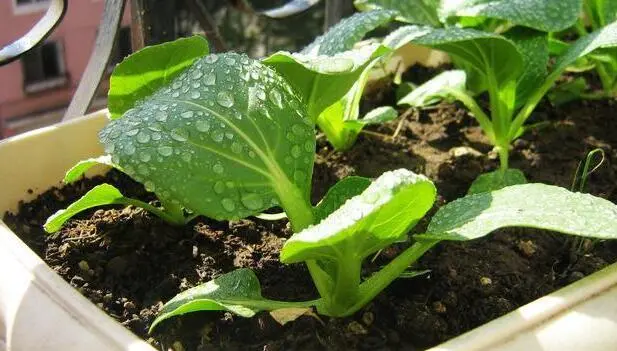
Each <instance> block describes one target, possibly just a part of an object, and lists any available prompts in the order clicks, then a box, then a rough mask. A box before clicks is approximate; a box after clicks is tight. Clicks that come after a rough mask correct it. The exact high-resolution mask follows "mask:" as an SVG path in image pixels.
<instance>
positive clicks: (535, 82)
mask: <svg viewBox="0 0 617 351" xmlns="http://www.w3.org/2000/svg"><path fill="white" fill-rule="evenodd" d="M505 35H506V37H507V38H508V39H510V40H512V41H513V42H514V43H515V44H516V46H517V47H518V49H519V52H521V53H522V54H523V67H524V69H523V71H522V74H521V75H520V76H519V77H518V81H517V85H516V106H522V105H523V104H524V103H525V101H527V98H529V96H530V95H531V94H532V93H533V91H534V90H535V89H536V88H537V87H538V86H540V84H542V82H543V81H544V79H545V78H546V75H547V66H548V56H549V55H548V36H547V35H546V33H543V32H539V31H537V30H533V29H529V28H525V27H515V28H513V29H511V30H509V31H508V32H507V33H506V34H505Z"/></svg>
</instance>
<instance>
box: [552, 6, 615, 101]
mask: <svg viewBox="0 0 617 351" xmlns="http://www.w3.org/2000/svg"><path fill="white" fill-rule="evenodd" d="M616 20H617V2H615V1H611V0H584V1H583V14H582V16H579V19H578V21H577V22H576V24H575V25H574V26H573V28H572V31H573V32H574V33H575V34H576V35H577V36H578V37H585V36H587V35H589V33H590V32H594V31H597V30H600V29H601V28H603V27H605V26H606V25H608V24H610V23H611V22H614V21H616ZM564 33H567V34H571V33H570V32H569V31H566V32H564ZM549 43H550V46H549V48H550V50H551V53H554V54H561V53H562V52H563V51H565V50H567V49H568V47H569V46H570V45H571V44H570V43H568V42H566V41H563V40H560V39H558V35H557V34H556V35H554V36H553V37H551V39H550V42H549ZM579 61H580V62H576V63H574V64H573V65H571V66H569V67H568V70H570V71H574V72H581V71H588V70H594V71H595V73H596V74H597V76H598V78H599V80H600V84H601V85H602V90H601V91H600V92H593V91H589V89H588V84H587V82H586V81H585V78H583V77H577V78H575V79H573V80H571V81H569V82H566V83H564V84H561V85H560V86H558V87H556V88H555V89H554V91H552V92H551V93H552V96H551V98H552V99H551V100H552V101H554V102H555V103H557V104H559V103H563V102H566V101H570V100H573V99H577V98H583V99H598V98H609V97H614V96H617V48H602V49H598V50H596V51H595V52H593V53H592V54H590V55H588V56H587V57H586V58H584V59H581V60H579Z"/></svg>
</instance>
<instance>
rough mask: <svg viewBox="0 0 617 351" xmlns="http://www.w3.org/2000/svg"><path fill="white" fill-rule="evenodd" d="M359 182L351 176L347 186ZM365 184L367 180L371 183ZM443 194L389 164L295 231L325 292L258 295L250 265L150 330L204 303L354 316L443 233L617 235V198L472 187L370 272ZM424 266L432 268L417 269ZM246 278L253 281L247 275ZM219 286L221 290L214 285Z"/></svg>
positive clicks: (186, 299) (294, 246)
mask: <svg viewBox="0 0 617 351" xmlns="http://www.w3.org/2000/svg"><path fill="white" fill-rule="evenodd" d="M342 182H347V181H345V180H343V181H342ZM354 182H355V181H350V182H349V183H348V185H351V184H353V183H354ZM360 185H361V187H364V184H362V183H360ZM435 193H436V191H435V187H434V186H433V183H432V182H431V181H429V180H428V179H427V178H425V177H424V176H421V175H416V174H414V173H412V172H410V171H408V170H404V169H401V170H397V171H392V172H386V173H384V174H383V175H382V176H380V177H379V178H377V179H376V180H375V181H374V182H373V183H371V185H369V186H368V187H367V188H365V189H364V191H362V192H361V193H360V194H359V195H356V196H354V197H352V198H351V199H349V200H348V201H346V202H345V203H344V204H343V205H342V206H340V207H339V208H338V209H336V210H335V211H334V212H332V213H331V214H329V215H328V216H327V217H325V218H324V219H323V220H322V221H321V222H319V223H317V224H315V225H312V226H309V227H307V228H305V229H304V230H302V231H301V232H299V233H296V234H294V235H293V236H292V237H291V238H290V239H289V240H288V241H287V242H286V243H285V245H284V246H283V249H282V251H281V261H282V262H283V263H288V264H292V263H301V262H303V263H305V264H307V265H308V267H309V269H310V272H311V275H312V277H313V281H314V283H315V285H316V287H317V290H318V292H319V295H320V296H319V298H317V299H315V300H310V301H304V302H297V301H296V302H282V301H271V300H266V299H264V298H263V297H262V296H261V294H260V293H259V285H258V282H257V280H256V279H255V278H254V275H252V273H251V272H250V271H248V270H246V269H241V270H237V271H233V272H231V273H227V274H224V275H222V276H220V277H218V278H216V279H215V280H214V281H213V282H215V283H216V282H217V279H218V280H221V279H228V278H227V277H229V279H234V278H235V279H237V283H236V284H230V285H232V286H233V287H232V288H231V289H230V288H228V287H227V286H224V285H223V284H214V283H213V282H208V283H205V284H204V285H200V286H197V287H194V288H191V289H189V290H187V291H185V292H183V293H181V294H180V295H178V296H177V297H175V298H173V299H172V300H170V301H169V302H168V303H166V304H165V305H164V306H163V309H162V311H161V313H160V315H159V316H158V317H157V319H156V320H155V321H154V323H153V324H152V326H151V329H150V330H151V331H152V330H153V329H154V328H156V326H158V325H159V324H160V323H161V322H163V321H165V320H166V319H168V318H170V317H173V316H177V315H181V314H185V313H190V312H195V311H200V310H227V311H231V312H235V313H238V312H236V310H237V309H238V306H241V307H242V309H241V310H240V311H239V313H238V314H239V315H241V316H252V315H253V314H254V313H256V312H259V311H273V310H277V309H280V308H288V307H309V306H315V307H316V308H317V311H318V312H319V313H321V314H323V315H327V316H334V317H342V316H349V315H351V314H353V313H354V312H356V311H358V310H359V309H360V308H362V307H363V306H364V305H366V304H367V303H368V302H369V301H371V300H372V299H373V298H374V297H375V296H376V295H377V294H379V293H380V292H381V291H382V290H383V289H384V288H386V287H387V286H388V285H389V284H390V283H391V282H392V281H393V280H395V279H397V278H398V277H400V275H401V274H404V273H405V272H406V271H407V270H408V267H409V266H410V265H412V264H413V263H414V262H416V261H417V260H418V259H419V258H420V257H421V256H422V255H423V254H424V253H425V252H426V251H427V250H429V249H430V248H431V247H433V246H434V245H436V244H437V243H439V242H440V241H442V240H450V241H465V240H472V239H477V238H480V237H483V236H485V235H487V234H489V233H491V232H493V231H495V230H497V229H499V228H505V227H512V226H516V227H530V228H539V229H546V230H552V231H557V232H561V233H565V234H570V235H576V236H586V237H594V238H601V239H616V238H617V206H616V205H615V204H613V203H611V202H610V201H607V200H604V199H601V198H597V197H594V196H591V195H588V194H582V193H574V192H571V191H568V190H566V189H563V188H560V187H556V186H550V185H544V184H522V185H514V186H509V187H505V188H503V189H500V190H497V191H491V192H483V193H479V194H474V195H468V196H466V197H464V198H461V199H458V200H456V201H454V202H451V203H449V204H447V205H445V206H443V207H442V208H440V209H439V211H437V213H436V214H435V215H434V216H433V218H431V220H430V223H429V226H428V228H427V231H426V233H423V234H416V235H414V236H413V237H412V241H413V243H412V245H411V246H410V247H409V248H408V249H406V250H405V251H403V252H402V253H401V254H399V255H398V256H397V257H395V258H394V259H393V260H392V261H391V262H389V263H388V264H386V265H385V266H383V267H382V268H381V269H380V270H379V271H377V272H375V273H373V274H372V275H371V276H369V277H367V278H366V279H362V276H361V267H362V263H363V261H364V260H365V259H366V258H367V257H369V256H370V255H371V254H374V253H375V252H377V251H379V250H381V249H384V248H386V247H387V246H389V245H391V244H392V243H394V242H397V241H400V240H401V239H405V238H407V234H406V233H407V232H408V231H409V230H410V229H411V228H412V227H413V226H414V225H415V224H416V223H417V222H418V221H419V220H420V219H422V218H423V217H424V216H425V215H426V213H427V211H428V210H429V209H430V208H431V207H432V206H433V202H434V200H435ZM324 201H326V200H324ZM422 273H425V272H419V273H417V274H422ZM245 281H250V282H251V283H250V284H249V283H242V282H245ZM215 285H216V286H217V287H218V288H217V290H213V286H215ZM249 285H250V289H249ZM238 286H240V287H245V286H246V287H247V289H244V288H237V287H238ZM215 292H216V295H215V294H214V293H215ZM219 296H220V297H219ZM202 301H206V302H207V303H206V302H202Z"/></svg>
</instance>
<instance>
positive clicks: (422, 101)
mask: <svg viewBox="0 0 617 351" xmlns="http://www.w3.org/2000/svg"><path fill="white" fill-rule="evenodd" d="M466 81H467V75H466V74H465V71H462V70H451V71H445V72H442V73H440V74H438V75H436V76H435V77H433V78H432V79H430V80H429V81H427V82H426V83H424V84H422V85H420V86H419V87H417V88H415V89H413V90H412V91H411V92H410V93H409V94H407V95H405V96H404V97H403V98H401V99H400V100H399V101H398V103H397V104H398V105H410V106H413V107H426V106H429V105H432V104H434V103H437V102H438V101H439V100H441V99H442V98H444V97H449V96H450V95H449V93H448V92H449V90H451V89H453V90H463V91H464V90H465V83H466Z"/></svg>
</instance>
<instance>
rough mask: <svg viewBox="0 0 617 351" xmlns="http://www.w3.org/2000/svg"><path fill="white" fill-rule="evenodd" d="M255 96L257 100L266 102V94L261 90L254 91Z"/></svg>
mask: <svg viewBox="0 0 617 351" xmlns="http://www.w3.org/2000/svg"><path fill="white" fill-rule="evenodd" d="M255 95H256V96H257V98H258V99H259V100H261V101H266V92H265V91H263V90H262V89H259V88H257V89H255Z"/></svg>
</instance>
